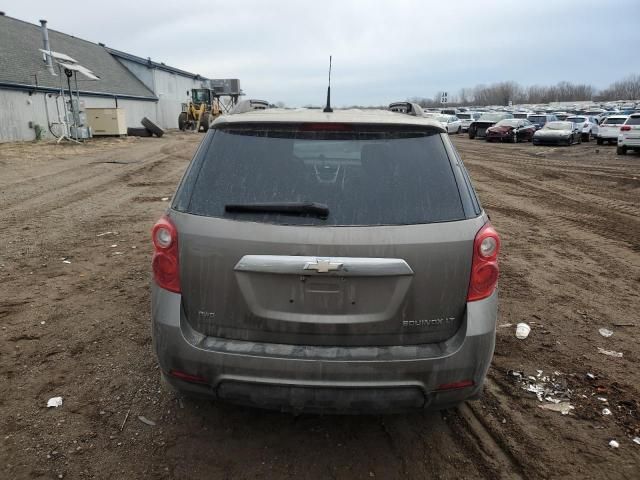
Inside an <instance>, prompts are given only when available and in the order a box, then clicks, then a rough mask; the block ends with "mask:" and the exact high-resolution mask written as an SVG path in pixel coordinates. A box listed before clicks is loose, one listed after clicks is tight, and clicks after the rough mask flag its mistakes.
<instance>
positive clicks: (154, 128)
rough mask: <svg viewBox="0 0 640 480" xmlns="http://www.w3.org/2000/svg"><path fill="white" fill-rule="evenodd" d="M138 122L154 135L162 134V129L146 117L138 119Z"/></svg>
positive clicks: (159, 135)
mask: <svg viewBox="0 0 640 480" xmlns="http://www.w3.org/2000/svg"><path fill="white" fill-rule="evenodd" d="M140 123H141V124H142V125H144V127H145V128H146V129H147V130H149V131H150V132H152V133H153V134H154V135H155V136H156V137H161V136H162V135H164V130H162V129H161V128H160V127H159V126H157V125H156V124H155V123H153V122H152V121H151V120H149V119H148V118H147V117H144V118H143V119H142V120H140Z"/></svg>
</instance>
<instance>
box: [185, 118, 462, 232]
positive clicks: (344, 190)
mask: <svg viewBox="0 0 640 480" xmlns="http://www.w3.org/2000/svg"><path fill="white" fill-rule="evenodd" d="M322 125H326V124H320V126H321V127H322ZM344 127H345V130H344V131H326V130H322V129H315V128H314V124H310V125H309V124H307V125H306V126H301V127H299V126H296V125H290V126H285V125H281V126H277V125H275V124H266V125H262V126H260V125H251V126H242V125H239V126H229V127H227V128H223V129H218V130H216V131H215V134H214V136H213V139H212V141H211V144H210V146H209V148H208V151H207V153H206V156H205V158H204V161H203V162H202V166H201V170H200V172H199V174H198V175H197V179H196V181H195V184H194V185H193V189H192V194H191V200H190V202H189V206H188V209H187V210H188V212H189V213H192V214H195V215H205V216H212V217H224V218H230V219H236V220H246V221H254V222H265V223H276V224H289V225H404V224H422V223H432V222H444V221H453V220H462V219H463V218H465V215H464V211H463V207H462V202H461V199H460V194H459V192H458V187H457V184H456V181H455V177H454V174H453V171H452V168H451V164H450V162H449V158H448V156H447V153H446V150H445V147H444V144H443V141H442V138H441V136H440V134H439V133H438V132H437V131H436V130H422V131H420V130H419V129H417V128H415V127H412V129H403V130H389V128H390V127H386V128H384V127H382V128H381V127H380V126H373V127H372V126H357V125H356V126H352V125H350V124H347V125H345V126H344ZM332 128H333V127H332ZM354 128H355V129H354ZM267 202H268V203H279V202H287V203H288V202H315V203H319V204H324V205H326V206H327V207H328V208H329V215H328V217H327V218H326V219H322V218H318V216H316V215H313V214H303V215H289V214H282V213H277V212H269V213H263V212H259V213H258V212H250V213H247V212H242V213H238V212H227V211H225V205H229V204H235V205H237V204H254V203H267Z"/></svg>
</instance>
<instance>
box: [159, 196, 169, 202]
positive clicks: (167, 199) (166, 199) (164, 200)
mask: <svg viewBox="0 0 640 480" xmlns="http://www.w3.org/2000/svg"><path fill="white" fill-rule="evenodd" d="M161 200H162V201H163V202H168V201H169V197H162V198H161Z"/></svg>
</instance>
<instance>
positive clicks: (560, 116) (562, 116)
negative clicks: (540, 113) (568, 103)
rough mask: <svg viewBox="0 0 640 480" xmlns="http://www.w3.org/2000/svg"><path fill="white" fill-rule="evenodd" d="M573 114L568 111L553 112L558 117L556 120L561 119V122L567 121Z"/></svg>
mask: <svg viewBox="0 0 640 480" xmlns="http://www.w3.org/2000/svg"><path fill="white" fill-rule="evenodd" d="M571 115H572V114H571V113H568V112H553V116H554V117H556V120H559V121H561V122H563V121H565V120H566V119H567V118H568V117H570V116H571Z"/></svg>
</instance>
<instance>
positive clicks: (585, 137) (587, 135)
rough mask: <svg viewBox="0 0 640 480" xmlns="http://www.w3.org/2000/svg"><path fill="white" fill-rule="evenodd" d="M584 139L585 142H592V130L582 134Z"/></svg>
mask: <svg viewBox="0 0 640 480" xmlns="http://www.w3.org/2000/svg"><path fill="white" fill-rule="evenodd" d="M582 141H583V142H590V141H591V132H589V133H583V134H582Z"/></svg>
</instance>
